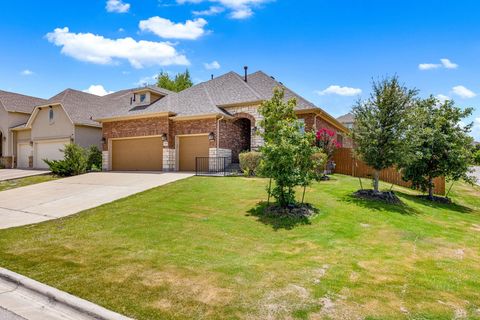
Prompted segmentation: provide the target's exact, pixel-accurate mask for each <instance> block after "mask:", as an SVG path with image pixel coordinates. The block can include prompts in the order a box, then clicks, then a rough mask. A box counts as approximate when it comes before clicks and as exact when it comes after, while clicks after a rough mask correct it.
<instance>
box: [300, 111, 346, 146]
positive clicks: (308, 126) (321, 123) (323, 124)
mask: <svg viewBox="0 0 480 320" xmlns="http://www.w3.org/2000/svg"><path fill="white" fill-rule="evenodd" d="M298 118H299V119H304V121H305V130H306V131H310V130H312V129H313V130H315V131H318V130H320V129H322V128H326V129H329V130H332V131H333V132H335V139H336V140H343V141H342V146H343V147H345V148H352V139H351V138H350V137H348V136H347V134H345V133H342V138H339V137H338V133H339V131H338V129H337V128H336V127H334V126H332V125H331V124H330V123H328V122H327V121H325V120H324V119H322V118H321V117H320V116H318V117H317V119H316V124H317V126H316V128H314V124H315V114H314V113H307V114H300V115H298Z"/></svg>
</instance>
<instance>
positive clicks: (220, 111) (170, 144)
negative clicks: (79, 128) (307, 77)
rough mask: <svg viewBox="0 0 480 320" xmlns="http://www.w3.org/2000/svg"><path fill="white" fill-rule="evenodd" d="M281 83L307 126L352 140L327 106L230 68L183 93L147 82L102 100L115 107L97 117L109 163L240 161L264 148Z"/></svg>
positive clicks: (185, 166) (183, 165) (180, 166)
mask: <svg viewBox="0 0 480 320" xmlns="http://www.w3.org/2000/svg"><path fill="white" fill-rule="evenodd" d="M275 87H283V88H284V89H285V96H286V99H290V98H295V99H296V100H297V107H296V110H295V111H296V113H297V115H298V117H299V120H300V121H302V122H303V123H304V124H305V129H306V130H312V129H315V130H318V129H321V128H329V129H331V130H333V131H334V132H335V135H336V137H335V138H336V139H337V140H338V141H339V142H340V143H343V144H346V145H348V144H351V141H350V139H349V138H347V136H346V134H347V133H348V128H346V127H345V126H344V125H343V124H342V123H340V122H339V121H337V120H336V119H335V118H333V117H332V116H330V115H329V114H328V113H326V112H325V111H323V110H322V109H320V108H318V107H317V106H315V105H314V104H312V103H311V102H309V101H307V100H306V99H304V98H302V97H301V96H299V95H298V94H296V93H295V92H293V91H292V90H290V89H288V88H287V87H285V86H283V84H282V83H280V82H278V81H276V80H275V79H274V78H273V77H270V76H268V75H267V74H265V73H263V72H261V71H259V72H255V73H253V74H248V73H247V69H245V76H244V77H242V76H240V75H239V74H237V73H235V72H229V73H227V74H224V75H222V76H219V77H217V78H213V79H212V80H210V81H207V82H202V83H199V84H197V85H194V86H193V87H191V88H188V89H186V90H184V91H181V92H179V93H174V92H169V91H167V90H163V89H159V88H154V87H146V88H141V89H136V90H123V91H120V92H117V93H113V94H111V95H107V96H105V97H104V98H103V99H104V100H105V103H106V104H107V105H108V109H109V110H110V112H108V113H106V114H104V115H103V116H99V117H97V118H95V119H96V120H97V121H98V122H99V123H101V124H102V128H103V165H102V166H103V169H104V170H163V171H177V170H178V171H193V170H195V159H196V158H197V157H204V158H210V159H211V158H216V157H222V158H225V159H228V161H229V162H234V163H235V162H238V155H239V153H240V152H241V151H244V150H252V149H258V148H259V147H260V146H261V145H262V144H263V141H262V138H261V137H260V136H259V135H258V134H257V133H258V130H260V129H259V121H260V120H261V115H260V114H259V112H258V108H259V106H260V104H261V103H262V101H265V100H268V99H270V98H271V97H272V94H273V90H274V88H275Z"/></svg>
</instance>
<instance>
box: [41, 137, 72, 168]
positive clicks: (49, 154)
mask: <svg viewBox="0 0 480 320" xmlns="http://www.w3.org/2000/svg"><path fill="white" fill-rule="evenodd" d="M69 143H70V140H48V141H39V142H35V147H34V148H35V149H34V150H35V155H34V168H35V169H48V165H47V164H46V163H45V161H44V160H45V159H47V160H62V159H63V158H64V156H65V155H64V154H63V151H61V150H63V149H64V148H65V145H67V144H69Z"/></svg>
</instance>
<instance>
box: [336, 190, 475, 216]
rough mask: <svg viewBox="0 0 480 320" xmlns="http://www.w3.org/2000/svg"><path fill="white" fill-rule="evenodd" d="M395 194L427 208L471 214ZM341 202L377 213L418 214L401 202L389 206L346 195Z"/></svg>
mask: <svg viewBox="0 0 480 320" xmlns="http://www.w3.org/2000/svg"><path fill="white" fill-rule="evenodd" d="M395 194H397V195H398V196H399V198H403V199H407V200H409V201H412V202H414V203H416V204H419V205H422V206H427V207H429V208H432V209H446V210H452V211H455V212H459V213H471V212H472V209H470V208H468V207H465V206H462V205H459V204H455V203H451V204H444V203H439V202H434V201H429V200H426V199H422V198H420V197H418V196H416V195H411V194H408V193H404V192H400V191H395ZM342 201H344V202H348V203H353V204H355V205H357V206H360V207H363V208H366V209H373V210H378V211H391V212H396V213H399V214H403V215H416V214H419V213H420V212H419V211H418V210H417V209H415V208H412V207H410V206H408V205H406V204H405V203H403V202H402V204H391V203H387V202H383V201H375V200H367V199H361V198H358V197H356V196H355V195H354V194H348V195H346V196H345V197H343V199H342Z"/></svg>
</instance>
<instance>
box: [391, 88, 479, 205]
mask: <svg viewBox="0 0 480 320" xmlns="http://www.w3.org/2000/svg"><path fill="white" fill-rule="evenodd" d="M472 111H473V109H471V108H468V109H465V110H462V109H460V108H457V107H455V103H454V102H453V101H449V100H447V101H445V102H443V103H440V102H439V100H437V99H436V98H435V97H430V98H428V99H423V100H419V101H418V103H417V105H416V107H415V108H414V109H413V110H412V112H411V115H410V117H409V118H410V121H409V122H410V126H409V128H408V130H407V134H406V139H405V146H406V149H405V154H406V155H407V156H406V157H405V158H404V161H403V162H402V163H401V164H400V168H401V169H402V175H403V179H404V180H405V181H412V184H413V187H414V188H417V189H420V190H423V191H427V190H428V194H429V198H430V199H433V188H434V183H433V180H434V179H435V178H436V177H441V176H445V177H446V178H448V179H449V180H452V181H457V180H459V179H465V180H467V181H469V180H470V178H469V177H468V175H467V173H469V165H470V164H471V163H472V148H471V145H472V143H473V138H471V137H470V136H469V134H468V133H469V132H470V130H471V127H472V125H471V124H470V125H467V126H464V125H462V121H463V119H465V118H466V117H468V116H470V115H471V114H472Z"/></svg>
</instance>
